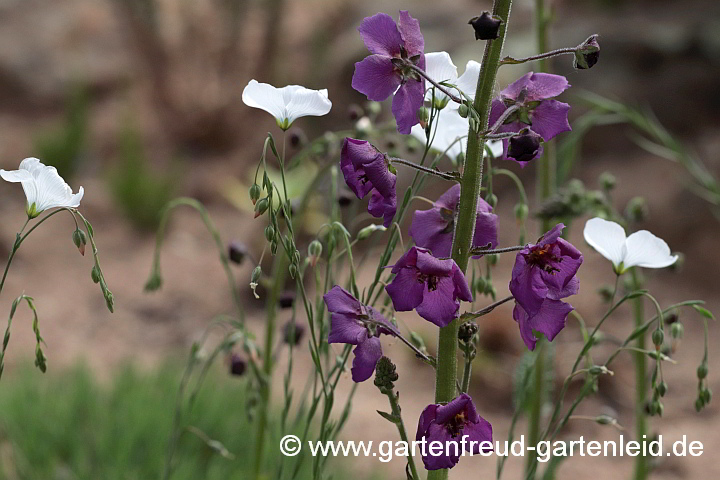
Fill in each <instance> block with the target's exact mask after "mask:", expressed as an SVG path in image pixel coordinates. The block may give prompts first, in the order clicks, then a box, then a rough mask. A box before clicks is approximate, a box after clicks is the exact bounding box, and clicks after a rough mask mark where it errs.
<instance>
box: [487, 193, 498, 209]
mask: <svg viewBox="0 0 720 480" xmlns="http://www.w3.org/2000/svg"><path fill="white" fill-rule="evenodd" d="M485 201H486V202H487V203H488V205H490V206H491V207H493V208H495V207H496V206H497V202H498V197H497V195H495V194H494V193H491V194H490V195H488V196H487V197H485Z"/></svg>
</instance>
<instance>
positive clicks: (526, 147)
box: [507, 129, 542, 162]
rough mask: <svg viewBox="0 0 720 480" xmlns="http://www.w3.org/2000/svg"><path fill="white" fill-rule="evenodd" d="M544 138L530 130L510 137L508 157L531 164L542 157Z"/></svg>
mask: <svg viewBox="0 0 720 480" xmlns="http://www.w3.org/2000/svg"><path fill="white" fill-rule="evenodd" d="M541 142H542V137H541V136H540V135H538V134H537V133H535V132H533V131H532V130H530V129H525V130H524V131H522V132H520V134H518V135H515V136H514V137H510V141H509V144H508V151H507V155H508V157H510V158H514V159H515V160H517V161H518V162H529V161H530V160H533V159H535V158H537V157H538V156H539V155H540V150H541V145H540V144H541Z"/></svg>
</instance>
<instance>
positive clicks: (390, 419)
mask: <svg viewBox="0 0 720 480" xmlns="http://www.w3.org/2000/svg"><path fill="white" fill-rule="evenodd" d="M376 411H377V412H378V413H379V414H380V416H381V417H383V418H384V419H385V420H387V421H388V422H392V423H394V424H395V425H398V424H399V423H400V421H401V420H400V417H398V416H397V415H393V414H392V413H387V412H382V411H380V410H376Z"/></svg>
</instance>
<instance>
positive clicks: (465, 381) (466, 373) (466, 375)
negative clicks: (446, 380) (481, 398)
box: [460, 354, 473, 393]
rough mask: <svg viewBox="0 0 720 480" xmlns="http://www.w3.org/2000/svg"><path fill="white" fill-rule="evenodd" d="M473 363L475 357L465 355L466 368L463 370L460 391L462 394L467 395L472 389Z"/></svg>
mask: <svg viewBox="0 0 720 480" xmlns="http://www.w3.org/2000/svg"><path fill="white" fill-rule="evenodd" d="M472 362H473V357H472V356H471V355H469V354H466V355H465V367H464V368H463V377H462V384H461V386H460V391H461V392H462V393H467V391H468V389H469V388H470V375H471V374H472Z"/></svg>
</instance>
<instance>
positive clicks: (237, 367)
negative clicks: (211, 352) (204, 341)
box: [230, 353, 247, 377]
mask: <svg viewBox="0 0 720 480" xmlns="http://www.w3.org/2000/svg"><path fill="white" fill-rule="evenodd" d="M245 370H247V362H246V361H245V360H244V359H243V358H242V357H241V356H240V355H238V354H237V353H233V354H232V356H231V357H230V375H234V376H237V377H241V376H243V375H244V374H245Z"/></svg>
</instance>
